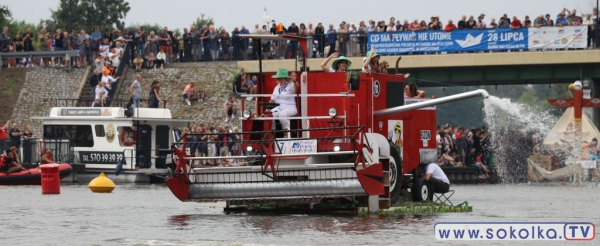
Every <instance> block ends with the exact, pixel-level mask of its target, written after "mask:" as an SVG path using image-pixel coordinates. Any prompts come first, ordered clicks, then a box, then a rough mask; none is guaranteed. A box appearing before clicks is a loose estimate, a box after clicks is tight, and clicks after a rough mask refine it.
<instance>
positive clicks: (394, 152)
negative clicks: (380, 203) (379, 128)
mask: <svg viewBox="0 0 600 246" xmlns="http://www.w3.org/2000/svg"><path fill="white" fill-rule="evenodd" d="M389 143H390V156H391V157H392V159H390V202H391V204H395V203H396V202H398V199H400V194H401V190H402V158H401V157H400V153H399V152H398V149H396V146H395V145H394V143H392V142H389ZM392 162H393V163H392Z"/></svg>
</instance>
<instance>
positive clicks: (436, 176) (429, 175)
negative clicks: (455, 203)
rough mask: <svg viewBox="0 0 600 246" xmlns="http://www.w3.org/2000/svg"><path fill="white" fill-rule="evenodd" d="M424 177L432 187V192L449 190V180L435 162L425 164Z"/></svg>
mask: <svg viewBox="0 0 600 246" xmlns="http://www.w3.org/2000/svg"><path fill="white" fill-rule="evenodd" d="M424 178H425V180H427V182H429V184H431V187H433V193H446V192H448V191H449V190H450V180H448V177H447V176H446V174H445V173H444V171H443V170H442V169H441V168H440V166H439V165H438V164H437V163H430V164H428V165H427V169H426V170H425V177H424Z"/></svg>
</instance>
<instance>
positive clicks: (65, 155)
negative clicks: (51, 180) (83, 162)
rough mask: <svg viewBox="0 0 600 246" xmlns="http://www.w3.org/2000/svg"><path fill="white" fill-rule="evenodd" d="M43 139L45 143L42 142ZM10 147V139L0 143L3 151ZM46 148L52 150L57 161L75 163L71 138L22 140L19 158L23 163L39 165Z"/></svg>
mask: <svg viewBox="0 0 600 246" xmlns="http://www.w3.org/2000/svg"><path fill="white" fill-rule="evenodd" d="M42 141H43V144H42V143H41V142H42ZM10 147H11V143H10V141H2V142H1V143H0V149H1V150H2V152H3V153H5V151H6V149H8V148H10ZM46 150H52V155H53V156H52V157H53V160H54V162H55V163H69V164H72V163H73V160H74V156H73V148H72V146H71V143H70V141H69V139H39V138H37V139H29V140H21V146H20V147H19V158H20V160H21V163H23V164H29V165H39V164H40V162H41V160H42V155H44V154H45V153H46Z"/></svg>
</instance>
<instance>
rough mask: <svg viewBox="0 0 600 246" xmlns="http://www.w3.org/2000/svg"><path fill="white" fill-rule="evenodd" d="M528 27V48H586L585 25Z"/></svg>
mask: <svg viewBox="0 0 600 246" xmlns="http://www.w3.org/2000/svg"><path fill="white" fill-rule="evenodd" d="M528 29H529V49H530V50H542V49H543V50H554V49H585V48H587V34H588V33H587V29H588V27H587V26H565V27H543V28H528Z"/></svg>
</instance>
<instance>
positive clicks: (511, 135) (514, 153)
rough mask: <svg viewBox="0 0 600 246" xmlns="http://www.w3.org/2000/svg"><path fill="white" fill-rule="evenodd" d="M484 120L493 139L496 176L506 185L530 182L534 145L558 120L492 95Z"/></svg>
mask: <svg viewBox="0 0 600 246" xmlns="http://www.w3.org/2000/svg"><path fill="white" fill-rule="evenodd" d="M484 113H485V115H484V121H485V123H486V125H487V128H488V132H489V136H490V137H491V139H490V141H489V143H490V146H489V148H490V150H491V151H492V152H493V156H494V167H495V169H496V173H497V174H498V177H499V178H500V181H501V182H503V183H513V182H524V181H526V180H527V160H526V159H527V157H529V155H531V153H532V150H533V144H532V143H534V142H536V141H538V140H540V141H541V139H542V136H543V135H544V134H546V133H548V132H550V130H551V129H552V126H553V125H554V123H555V122H556V120H557V117H556V116H553V115H551V114H550V113H549V112H548V110H544V109H541V108H537V107H533V106H530V105H526V104H522V103H518V102H513V101H512V100H510V99H508V98H498V97H495V96H490V97H489V98H487V99H486V100H484Z"/></svg>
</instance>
